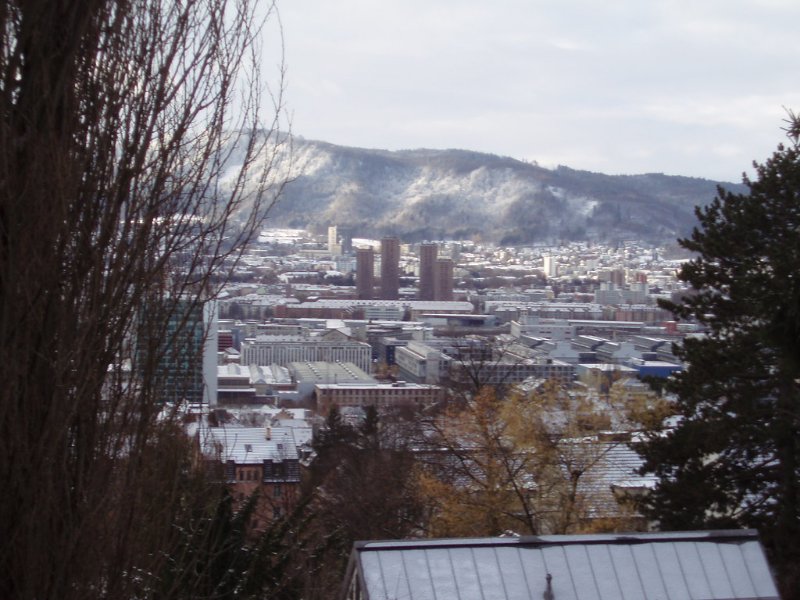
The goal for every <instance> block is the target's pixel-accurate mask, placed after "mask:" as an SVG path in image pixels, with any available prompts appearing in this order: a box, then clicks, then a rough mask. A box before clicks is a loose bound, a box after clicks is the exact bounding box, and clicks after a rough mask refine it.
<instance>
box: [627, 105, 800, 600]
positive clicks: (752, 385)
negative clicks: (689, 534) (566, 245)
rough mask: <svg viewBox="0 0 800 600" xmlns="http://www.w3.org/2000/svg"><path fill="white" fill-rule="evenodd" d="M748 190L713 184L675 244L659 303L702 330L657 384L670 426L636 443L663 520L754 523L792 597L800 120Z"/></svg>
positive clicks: (697, 524) (799, 335)
mask: <svg viewBox="0 0 800 600" xmlns="http://www.w3.org/2000/svg"><path fill="white" fill-rule="evenodd" d="M789 117H790V118H789V120H788V122H789V127H788V128H787V129H786V131H787V134H788V138H789V143H788V144H787V145H780V146H778V149H777V151H776V152H775V153H774V154H773V156H772V157H771V158H769V159H768V160H767V161H766V163H764V164H755V165H754V166H755V168H756V174H757V177H756V179H755V180H750V179H748V178H747V177H745V178H744V183H745V185H746V186H747V187H748V188H749V192H748V193H745V194H733V193H730V192H727V191H725V190H723V189H720V190H719V192H718V195H717V197H716V198H715V199H714V201H713V202H712V203H711V204H710V205H708V206H707V207H705V208H698V209H697V210H696V214H697V216H698V218H699V221H700V225H699V226H698V227H697V228H695V230H694V231H693V233H692V235H691V236H690V237H689V238H688V239H684V240H680V243H681V245H682V246H683V247H684V248H687V249H688V250H691V251H693V252H695V253H696V258H694V259H693V260H692V261H690V262H688V263H686V264H685V265H684V266H683V268H682V269H681V271H680V274H679V278H680V279H681V280H682V281H685V282H687V283H688V284H690V286H691V288H692V291H691V293H690V294H689V295H687V296H685V297H683V298H682V299H681V300H680V301H679V302H676V303H672V302H664V303H662V306H664V307H665V308H668V309H669V310H671V311H672V312H673V313H674V314H675V315H676V316H677V317H679V318H681V319H690V320H694V321H696V322H698V323H700V324H702V325H703V326H705V328H706V329H707V333H706V334H705V335H703V336H702V337H692V338H688V339H686V340H685V341H684V342H683V344H681V345H680V347H679V348H678V350H677V351H678V354H679V356H680V358H681V359H683V360H684V361H685V362H686V364H687V369H686V370H685V371H684V372H682V373H680V374H678V375H677V376H676V377H675V378H674V379H672V380H671V381H670V382H669V383H668V385H667V387H668V389H669V391H671V392H673V393H675V394H676V396H677V406H676V409H677V413H678V415H679V419H680V420H679V422H678V424H677V425H676V426H675V427H673V428H671V429H667V428H664V429H663V430H662V431H656V432H654V433H653V435H651V437H650V438H649V440H648V441H647V442H645V443H643V444H642V445H640V446H639V447H638V450H639V452H640V453H641V455H642V456H643V457H644V459H645V464H644V467H643V471H647V472H654V473H656V474H657V475H658V476H659V477H660V482H659V484H658V486H657V487H656V489H655V490H654V491H653V493H652V494H651V495H650V496H649V497H648V498H647V500H646V502H645V507H644V509H645V510H646V512H647V514H648V515H649V516H650V517H652V518H654V519H656V520H657V521H658V523H659V524H660V527H661V528H662V529H695V528H707V527H709V528H710V527H755V528H758V529H759V531H760V532H761V535H762V538H763V540H764V543H765V545H766V547H767V550H768V552H769V554H770V557H771V560H772V562H773V564H774V566H775V568H776V573H777V576H778V579H779V584H780V585H781V587H782V591H783V594H784V597H786V598H797V597H800V595H798V594H800V592H798V591H797V590H798V588H800V567H798V565H800V490H799V489H798V488H800V120H798V116H797V115H794V114H792V113H790V115H789Z"/></svg>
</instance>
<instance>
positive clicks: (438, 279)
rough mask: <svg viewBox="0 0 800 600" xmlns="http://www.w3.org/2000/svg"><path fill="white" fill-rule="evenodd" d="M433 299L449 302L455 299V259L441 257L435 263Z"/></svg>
mask: <svg viewBox="0 0 800 600" xmlns="http://www.w3.org/2000/svg"><path fill="white" fill-rule="evenodd" d="M433 299H434V300H436V301H445V302H448V301H450V300H452V299H453V261H452V260H450V259H449V258H439V259H437V260H436V263H435V264H434V278H433Z"/></svg>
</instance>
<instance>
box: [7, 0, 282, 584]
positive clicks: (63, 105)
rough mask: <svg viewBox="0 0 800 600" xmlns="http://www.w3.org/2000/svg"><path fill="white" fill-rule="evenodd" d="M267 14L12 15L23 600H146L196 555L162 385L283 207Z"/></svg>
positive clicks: (14, 365)
mask: <svg viewBox="0 0 800 600" xmlns="http://www.w3.org/2000/svg"><path fill="white" fill-rule="evenodd" d="M259 10H260V11H263V12H262V13H261V14H260V15H259V14H257V13H256V12H255V7H254V6H252V5H251V4H250V3H249V2H247V1H246V0H231V1H228V0H183V1H181V2H172V1H167V0H165V1H163V2H161V1H159V0H132V1H130V2H128V1H123V0H86V1H81V2H73V1H71V0H11V1H9V2H6V3H3V6H2V8H0V31H2V32H3V33H2V36H0V115H2V116H0V182H2V183H0V298H2V303H0V365H2V366H1V367H0V369H2V380H3V386H2V390H1V391H0V480H2V481H3V493H2V494H0V523H2V530H3V538H4V539H3V544H2V549H0V596H2V597H4V598H40V599H44V598H62V599H68V598H91V597H100V596H102V597H117V598H121V597H133V592H132V590H134V589H137V586H138V585H139V584H140V582H141V577H142V576H145V577H147V576H151V575H152V574H154V573H160V572H163V571H164V568H165V565H164V563H165V561H166V560H167V557H169V556H170V555H171V554H172V553H173V550H174V549H175V548H176V547H179V546H180V543H181V535H180V532H179V531H177V529H176V525H175V523H176V522H178V521H179V519H178V517H179V516H180V514H182V513H183V512H185V508H186V503H185V502H184V499H185V496H186V494H187V493H188V492H187V488H186V487H185V486H184V482H185V481H186V480H187V478H186V477H185V475H186V471H187V469H190V468H191V462H190V461H187V456H186V453H187V452H188V451H189V448H188V445H187V444H184V443H182V442H181V440H180V439H179V438H180V437H181V436H184V434H183V432H182V431H181V430H180V428H179V427H176V426H175V423H174V422H173V421H174V415H170V414H167V413H165V412H164V411H162V408H163V406H162V404H163V403H162V400H163V398H162V395H161V393H162V391H163V390H161V389H159V385H157V382H158V381H159V379H158V378H157V374H158V373H157V370H158V365H159V362H160V357H162V356H163V355H164V353H165V352H166V351H167V349H168V348H170V347H172V348H173V350H175V348H174V347H175V345H176V344H177V340H180V339H184V338H187V337H192V336H191V334H192V333H193V329H192V328H193V327H194V324H193V323H192V322H191V320H192V317H191V315H192V314H196V313H197V307H198V304H199V303H200V302H202V301H203V300H204V299H205V298H208V297H211V296H213V290H214V288H213V283H214V281H216V280H219V279H224V277H225V272H226V269H227V268H228V267H229V266H232V265H233V264H234V263H235V259H236V257H237V255H238V254H237V253H238V252H239V251H240V250H241V249H242V247H243V244H244V243H246V242H247V241H248V239H250V237H251V236H252V234H253V233H254V231H257V229H258V227H259V226H260V223H261V221H262V219H263V218H264V215H265V212H266V210H267V209H268V208H269V207H270V205H271V204H272V203H273V201H274V199H275V197H276V194H277V193H278V192H279V191H280V187H281V183H280V181H281V179H280V178H278V179H277V180H276V179H274V178H273V176H274V175H275V170H274V168H273V167H274V166H275V162H274V161H275V160H276V159H277V158H278V156H279V154H280V140H279V139H278V134H277V123H278V120H277V119H278V118H279V116H280V114H281V112H282V106H281V103H282V100H281V96H280V93H281V82H280V80H278V82H277V84H278V85H277V87H276V88H274V90H273V91H274V95H271V96H264V95H262V91H263V89H264V87H263V86H262V82H260V80H259V73H258V69H257V60H256V59H257V58H258V57H257V51H258V47H257V44H256V36H257V35H258V34H259V32H260V29H261V24H262V23H263V18H264V17H266V16H268V13H269V11H270V10H271V9H270V7H269V5H268V3H266V4H263V3H262V6H261V7H259ZM277 77H278V79H280V77H281V73H278V74H277ZM264 100H267V102H268V108H269V110H268V113H269V114H268V115H267V122H266V128H264V125H263V123H262V118H261V116H260V112H261V111H260V109H261V104H262V102H263V101H264ZM256 132H257V134H256ZM238 215H243V216H242V217H241V218H239V216H238ZM187 332H189V333H190V335H189V336H187V335H186V333H187ZM176 354H179V355H181V356H186V357H188V358H187V360H192V359H195V358H196V357H192V356H190V355H189V354H180V353H179V352H177V353H176ZM159 413H161V414H160V415H159ZM217 567H219V565H217ZM187 568H193V569H197V570H200V569H202V568H203V565H201V564H199V563H194V564H190V565H187ZM196 579H197V578H195V579H192V578H189V579H187V580H186V581H187V583H186V585H187V586H190V585H191V582H192V581H194V580H196ZM200 592H201V591H200V590H198V594H197V595H196V596H195V597H201V596H202V594H201V593H200ZM180 593H181V594H183V595H184V596H190V595H192V592H191V589H190V588H187V587H185V586H184V587H183V589H181V590H180Z"/></svg>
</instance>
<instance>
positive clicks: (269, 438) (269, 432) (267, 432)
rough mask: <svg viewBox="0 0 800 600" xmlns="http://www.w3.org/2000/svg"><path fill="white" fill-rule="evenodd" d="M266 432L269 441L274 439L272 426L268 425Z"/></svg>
mask: <svg viewBox="0 0 800 600" xmlns="http://www.w3.org/2000/svg"><path fill="white" fill-rule="evenodd" d="M265 434H266V437H267V441H269V440H271V439H272V427H270V426H269V425H267V427H266V430H265Z"/></svg>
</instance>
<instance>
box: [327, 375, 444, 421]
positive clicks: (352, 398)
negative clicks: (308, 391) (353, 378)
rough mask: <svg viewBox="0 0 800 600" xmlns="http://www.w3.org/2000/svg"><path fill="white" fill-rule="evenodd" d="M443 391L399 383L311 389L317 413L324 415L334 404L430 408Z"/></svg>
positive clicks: (340, 405) (340, 385)
mask: <svg viewBox="0 0 800 600" xmlns="http://www.w3.org/2000/svg"><path fill="white" fill-rule="evenodd" d="M441 393H442V390H441V388H440V387H438V386H435V385H420V384H417V383H408V382H405V381H398V382H395V383H371V384H370V383H329V384H318V385H316V386H315V388H314V395H315V396H316V400H317V411H318V412H319V413H320V414H322V415H326V414H327V413H328V412H329V411H330V409H331V407H332V406H333V405H336V406H338V407H340V408H343V407H346V406H375V407H377V408H379V409H380V408H393V407H398V406H420V407H421V406H430V405H432V404H435V403H436V402H438V401H439V399H440V398H441Z"/></svg>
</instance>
